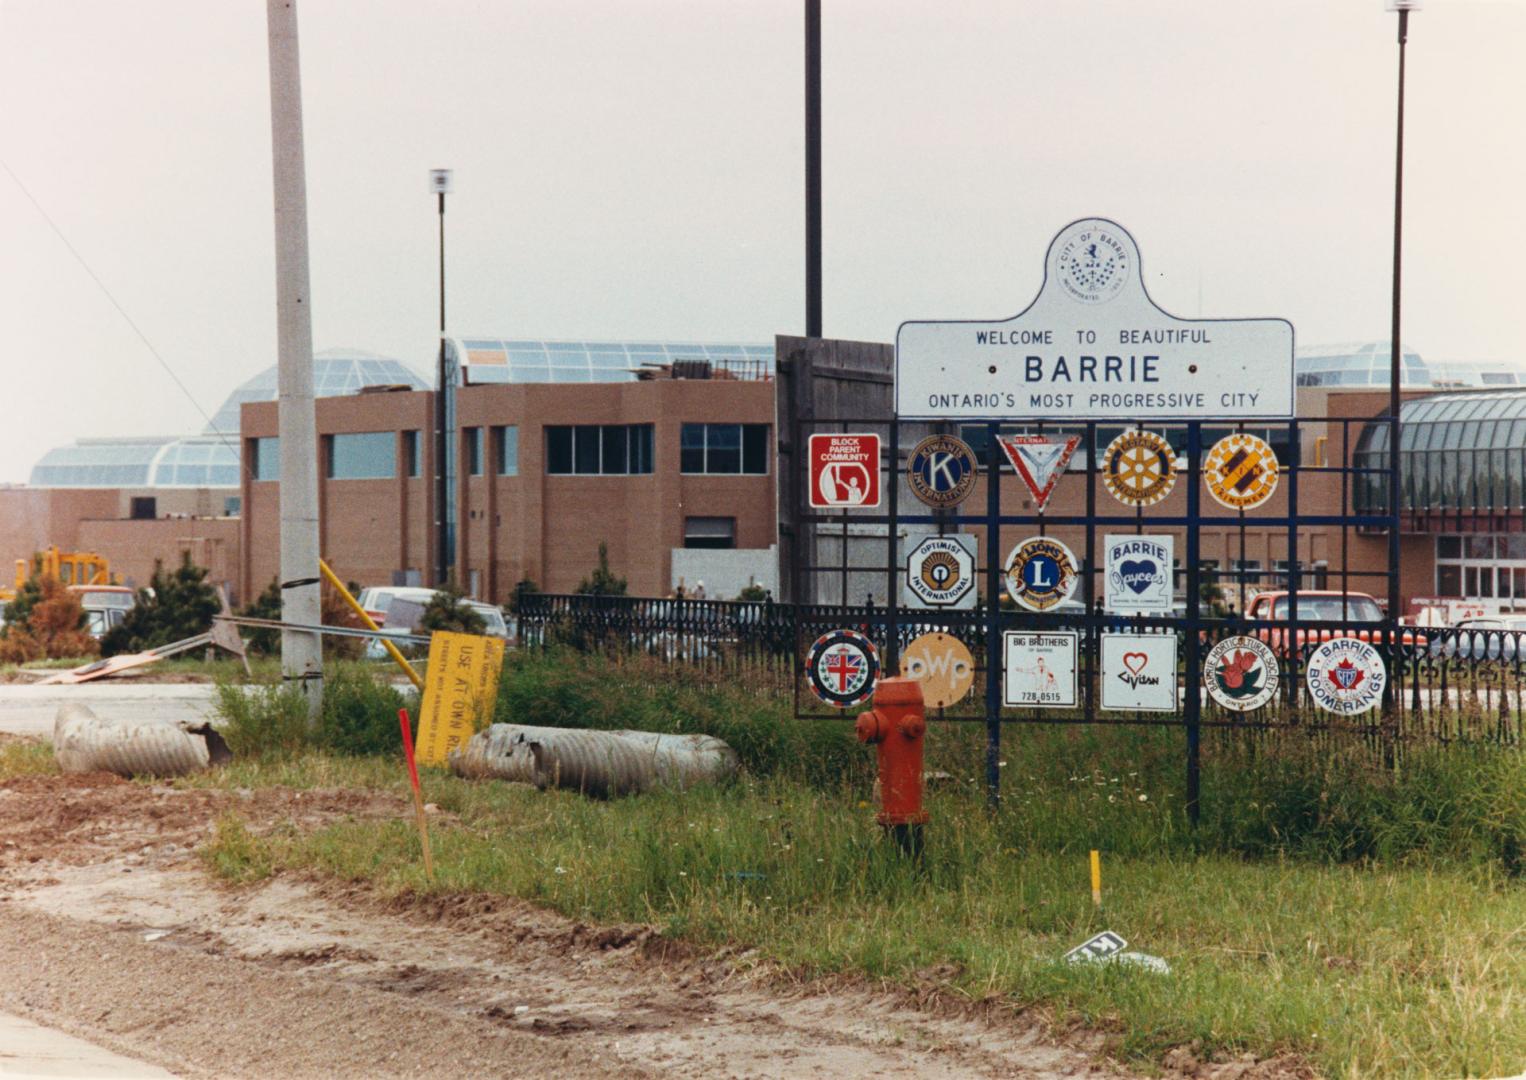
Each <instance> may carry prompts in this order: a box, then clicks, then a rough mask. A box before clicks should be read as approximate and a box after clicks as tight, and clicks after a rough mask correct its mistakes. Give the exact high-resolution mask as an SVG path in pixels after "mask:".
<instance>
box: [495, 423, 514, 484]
mask: <svg viewBox="0 0 1526 1080" xmlns="http://www.w3.org/2000/svg"><path fill="white" fill-rule="evenodd" d="M493 437H494V438H495V439H496V440H497V442H496V443H495V445H496V446H497V448H498V463H497V473H498V475H499V476H518V475H519V428H518V427H517V426H515V425H514V424H508V425H505V426H500V427H496V428H494V429H493Z"/></svg>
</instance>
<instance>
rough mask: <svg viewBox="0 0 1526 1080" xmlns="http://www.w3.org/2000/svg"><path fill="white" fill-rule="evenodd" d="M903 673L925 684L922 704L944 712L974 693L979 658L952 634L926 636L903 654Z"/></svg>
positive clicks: (913, 643)
mask: <svg viewBox="0 0 1526 1080" xmlns="http://www.w3.org/2000/svg"><path fill="white" fill-rule="evenodd" d="M901 674H902V675H904V676H906V677H907V678H910V679H916V680H917V681H918V682H920V683H921V684H922V703H923V704H924V705H926V706H927V707H928V708H929V709H943V708H947V707H948V706H950V705H952V704H954V703H955V702H957V701H959V700H960V699H961V698H963V697H964V695H965V694H968V693H969V692H970V687H971V686H972V685H973V684H974V682H975V658H974V657H972V656H971V655H970V650H969V649H968V648H966V647H965V644H964V642H962V641H960V640H959V639H958V638H956V637H953V636H952V635H949V634H943V633H933V634H923V635H922V636H921V637H919V638H917V639H916V640H915V641H913V642H912V643H911V644H910V645H908V646H906V651H905V652H903V653H901Z"/></svg>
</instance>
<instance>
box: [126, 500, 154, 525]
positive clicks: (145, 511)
mask: <svg viewBox="0 0 1526 1080" xmlns="http://www.w3.org/2000/svg"><path fill="white" fill-rule="evenodd" d="M128 513H129V515H130V516H131V517H132V519H133V520H134V521H152V520H154V518H156V517H158V516H159V500H158V499H156V498H154V497H153V496H141V495H134V496H133V499H132V504H131V508H130V509H129V511H128Z"/></svg>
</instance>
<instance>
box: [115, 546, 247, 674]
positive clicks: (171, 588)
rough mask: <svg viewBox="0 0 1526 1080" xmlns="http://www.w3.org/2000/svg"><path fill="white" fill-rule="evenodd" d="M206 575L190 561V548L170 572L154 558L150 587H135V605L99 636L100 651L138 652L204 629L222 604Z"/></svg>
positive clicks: (193, 634) (202, 569)
mask: <svg viewBox="0 0 1526 1080" xmlns="http://www.w3.org/2000/svg"><path fill="white" fill-rule="evenodd" d="M206 578H207V571H206V568H205V567H201V566H197V565H196V564H195V563H193V562H191V555H190V552H186V553H184V554H183V555H182V556H181V559H180V565H179V566H178V567H177V568H176V569H175V571H174V572H173V573H165V571H164V565H163V564H162V563H157V562H156V563H155V564H154V576H153V580H152V581H151V582H150V587H149V588H148V589H139V590H138V604H137V606H136V607H134V608H133V609H132V610H131V611H129V612H128V613H127V617H126V618H125V619H123V620H122V622H121V624H120V625H118V626H115V627H113V628H112V630H111V632H110V633H108V634H107V635H106V636H105V637H104V638H102V639H101V654H102V655H103V656H114V655H116V654H117V653H123V652H142V651H144V650H145V649H152V648H156V647H158V646H160V645H168V644H170V642H172V641H181V640H183V639H185V638H188V637H195V636H196V635H197V634H204V633H206V632H207V631H208V630H209V629H211V627H212V616H214V615H216V614H217V613H218V611H219V610H220V609H221V606H222V605H221V604H219V603H218V599H217V590H216V589H214V588H213V587H212V586H211V585H208V584H207V581H206Z"/></svg>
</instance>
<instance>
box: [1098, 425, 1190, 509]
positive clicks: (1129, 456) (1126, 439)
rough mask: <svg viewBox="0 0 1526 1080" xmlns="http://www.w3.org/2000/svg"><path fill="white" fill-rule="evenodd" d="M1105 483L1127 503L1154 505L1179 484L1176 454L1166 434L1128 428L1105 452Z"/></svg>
mask: <svg viewBox="0 0 1526 1080" xmlns="http://www.w3.org/2000/svg"><path fill="white" fill-rule="evenodd" d="M1101 471H1102V483H1103V484H1104V485H1105V486H1106V487H1107V490H1108V492H1109V493H1111V495H1112V496H1113V498H1115V499H1117V500H1118V501H1119V502H1121V503H1123V504H1124V505H1125V506H1153V505H1155V504H1156V503H1158V502H1160V500H1162V499H1164V498H1165V497H1166V496H1167V495H1169V494H1171V489H1172V488H1173V487H1175V486H1176V454H1175V453H1173V452H1172V450H1171V444H1170V443H1168V442H1167V441H1166V439H1165V436H1163V435H1157V434H1156V433H1155V432H1153V431H1139V430H1137V429H1136V430H1131V431H1125V432H1124V433H1123V434H1122V435H1120V436H1118V437H1117V438H1116V439H1114V440H1113V441H1112V442H1110V443H1108V444H1107V450H1106V451H1104V452H1103V454H1102V470H1101Z"/></svg>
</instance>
